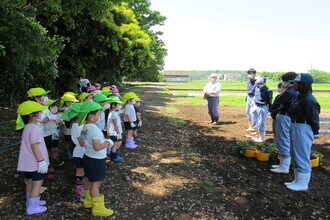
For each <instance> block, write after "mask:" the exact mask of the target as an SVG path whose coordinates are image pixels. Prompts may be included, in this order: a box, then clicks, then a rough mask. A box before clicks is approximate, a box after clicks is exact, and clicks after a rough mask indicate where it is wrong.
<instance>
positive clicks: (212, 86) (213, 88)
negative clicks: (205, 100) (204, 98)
mask: <svg viewBox="0 0 330 220" xmlns="http://www.w3.org/2000/svg"><path fill="white" fill-rule="evenodd" d="M220 91H221V84H220V83H219V82H217V81H215V82H209V83H208V84H207V85H206V86H205V88H204V90H203V92H204V93H205V92H207V93H213V94H210V95H209V96H210V97H216V96H219V93H220Z"/></svg>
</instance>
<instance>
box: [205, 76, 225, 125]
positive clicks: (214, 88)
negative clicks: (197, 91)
mask: <svg viewBox="0 0 330 220" xmlns="http://www.w3.org/2000/svg"><path fill="white" fill-rule="evenodd" d="M217 78H218V75H217V74H216V73H212V74H211V75H210V82H209V83H208V84H207V85H206V86H205V88H204V90H203V92H204V98H205V99H206V100H207V107H208V113H209V115H210V117H211V121H210V122H209V123H210V124H214V125H218V124H219V109H218V106H219V93H220V91H221V84H220V83H219V82H217Z"/></svg>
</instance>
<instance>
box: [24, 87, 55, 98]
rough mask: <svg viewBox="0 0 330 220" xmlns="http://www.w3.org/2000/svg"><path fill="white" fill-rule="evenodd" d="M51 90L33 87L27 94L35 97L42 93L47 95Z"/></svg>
mask: <svg viewBox="0 0 330 220" xmlns="http://www.w3.org/2000/svg"><path fill="white" fill-rule="evenodd" d="M49 92H50V90H48V91H46V90H44V89H43V88H31V89H30V90H29V91H28V92H27V94H28V97H33V96H42V95H47V94H48V93H49Z"/></svg>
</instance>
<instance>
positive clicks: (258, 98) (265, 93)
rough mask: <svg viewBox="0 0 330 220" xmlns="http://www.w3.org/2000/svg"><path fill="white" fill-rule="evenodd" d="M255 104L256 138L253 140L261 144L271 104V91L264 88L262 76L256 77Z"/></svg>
mask: <svg viewBox="0 0 330 220" xmlns="http://www.w3.org/2000/svg"><path fill="white" fill-rule="evenodd" d="M256 85H257V88H256V91H255V103H256V106H257V119H258V120H257V123H256V126H255V130H256V131H257V134H258V137H257V138H253V139H254V140H255V141H256V142H258V143H261V142H264V141H265V138H266V119H267V115H268V108H269V106H270V105H271V103H272V99H273V91H272V90H270V89H269V88H268V87H267V86H266V78H265V77H263V76H257V77H256Z"/></svg>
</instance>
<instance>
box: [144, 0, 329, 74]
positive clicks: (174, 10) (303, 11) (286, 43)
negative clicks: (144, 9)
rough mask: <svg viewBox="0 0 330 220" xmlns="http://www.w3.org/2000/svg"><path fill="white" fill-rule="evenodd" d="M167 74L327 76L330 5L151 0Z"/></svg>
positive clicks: (286, 0)
mask: <svg viewBox="0 0 330 220" xmlns="http://www.w3.org/2000/svg"><path fill="white" fill-rule="evenodd" d="M150 2H151V9H152V10H155V11H159V12H160V13H161V15H163V16H166V17H167V20H166V21H165V25H164V26H155V27H153V30H154V31H162V32H163V35H162V36H161V39H162V40H163V41H164V43H165V45H166V48H167V50H168V55H167V57H166V58H165V70H247V69H249V68H255V69H256V70H257V71H258V72H261V71H270V72H275V71H281V72H282V71H283V72H287V71H295V72H307V71H308V70H310V69H311V68H312V69H317V70H322V71H327V72H330V13H329V12H330V0H150Z"/></svg>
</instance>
